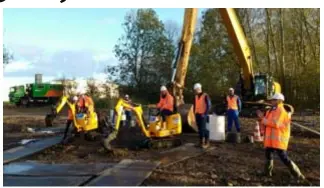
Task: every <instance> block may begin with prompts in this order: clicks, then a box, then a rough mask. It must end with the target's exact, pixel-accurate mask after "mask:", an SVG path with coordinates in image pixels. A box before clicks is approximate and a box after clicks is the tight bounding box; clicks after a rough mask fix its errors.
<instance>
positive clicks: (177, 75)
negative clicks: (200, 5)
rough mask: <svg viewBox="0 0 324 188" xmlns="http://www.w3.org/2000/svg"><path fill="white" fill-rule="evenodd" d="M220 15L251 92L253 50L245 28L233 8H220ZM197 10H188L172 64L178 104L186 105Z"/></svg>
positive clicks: (245, 82)
mask: <svg viewBox="0 0 324 188" xmlns="http://www.w3.org/2000/svg"><path fill="white" fill-rule="evenodd" d="M219 13H220V15H221V17H222V19H223V22H224V25H225V26H226V28H227V32H228V34H229V37H230V38H231V40H232V43H233V46H234V50H235V53H236V55H237V57H238V60H239V65H240V67H241V68H242V69H243V81H244V88H245V89H246V90H250V89H251V88H252V85H253V77H254V74H253V68H252V56H251V50H250V47H249V45H248V41H247V39H246V37H245V34H244V32H243V28H242V26H241V25H240V22H239V20H238V18H237V16H236V13H235V10H234V9H233V8H220V9H219ZM197 15H198V10H197V8H186V9H185V14H184V20H183V27H182V35H181V39H180V42H179V45H178V51H177V54H176V58H175V61H174V62H173V64H172V68H173V72H172V78H171V81H172V83H173V88H172V93H173V95H174V96H176V104H177V105H181V104H184V99H183V89H184V84H185V83H184V82H185V78H186V74H187V69H188V63H189V57H190V52H191V47H192V41H193V38H194V32H195V27H196V22H197Z"/></svg>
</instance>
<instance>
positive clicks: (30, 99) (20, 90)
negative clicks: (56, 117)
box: [9, 74, 64, 106]
mask: <svg viewBox="0 0 324 188" xmlns="http://www.w3.org/2000/svg"><path fill="white" fill-rule="evenodd" d="M63 90H64V87H63V85H62V84H51V83H42V75H41V74H36V75H35V83H32V84H26V86H24V85H19V86H13V87H11V88H10V91H9V101H10V103H13V104H16V105H17V106H29V105H30V104H41V103H42V104H55V103H56V102H57V101H58V100H59V98H60V97H62V95H63Z"/></svg>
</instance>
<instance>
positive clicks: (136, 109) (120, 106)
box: [113, 99, 150, 137]
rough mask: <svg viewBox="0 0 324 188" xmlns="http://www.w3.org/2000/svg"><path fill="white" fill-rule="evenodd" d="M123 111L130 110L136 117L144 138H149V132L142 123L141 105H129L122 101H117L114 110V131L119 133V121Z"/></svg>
mask: <svg viewBox="0 0 324 188" xmlns="http://www.w3.org/2000/svg"><path fill="white" fill-rule="evenodd" d="M124 110H131V111H132V112H133V113H134V114H135V117H136V121H137V123H138V125H139V126H140V128H141V130H142V132H143V133H144V135H145V136H146V137H150V133H149V131H148V130H147V129H146V125H145V123H144V118H143V110H142V106H141V105H136V104H130V103H129V102H126V101H125V100H124V99H119V100H118V102H117V104H116V106H115V109H114V112H115V113H114V120H113V121H114V131H117V132H118V131H119V127H120V121H121V117H122V115H123V111H124Z"/></svg>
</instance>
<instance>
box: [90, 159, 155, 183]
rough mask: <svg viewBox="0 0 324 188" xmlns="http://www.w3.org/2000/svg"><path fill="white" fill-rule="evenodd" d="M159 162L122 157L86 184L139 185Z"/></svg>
mask: <svg viewBox="0 0 324 188" xmlns="http://www.w3.org/2000/svg"><path fill="white" fill-rule="evenodd" d="M159 164H160V163H159V162H148V161H140V160H131V159H124V160H122V161H121V162H120V163H118V164H117V165H115V166H114V167H113V168H110V169H107V170H105V171H104V172H102V174H101V176H99V177H97V178H95V179H93V180H92V181H90V182H89V183H88V184H87V185H86V186H139V185H140V184H141V183H142V182H143V181H144V180H145V179H146V178H147V177H149V176H150V175H151V173H152V171H153V170H154V169H155V168H156V167H157V166H158V165H159Z"/></svg>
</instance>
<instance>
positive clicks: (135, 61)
mask: <svg viewBox="0 0 324 188" xmlns="http://www.w3.org/2000/svg"><path fill="white" fill-rule="evenodd" d="M236 12H237V15H238V17H239V19H240V22H241V24H242V26H243V29H244V32H245V35H246V37H247V39H248V42H249V45H250V48H251V51H252V56H253V58H252V59H253V68H254V72H263V73H269V74H270V75H272V76H273V77H274V78H276V81H278V82H279V83H280V84H281V86H282V91H283V93H284V94H285V96H286V98H287V102H288V103H290V104H292V105H294V106H295V107H296V108H317V107H319V101H320V92H319V86H320V38H319V35H320V10H319V9H236ZM122 26H123V29H124V33H123V34H122V36H121V37H120V38H119V40H118V42H117V44H116V45H115V48H114V54H115V56H116V58H117V59H118V61H119V64H118V65H117V66H108V67H107V70H106V71H107V74H108V75H109V76H110V79H111V80H114V81H115V82H117V83H118V84H120V85H121V88H122V91H121V92H124V93H130V94H132V96H133V97H135V98H136V99H138V100H141V101H148V102H156V101H157V100H158V95H159V87H160V85H162V84H167V83H168V82H170V80H171V62H172V60H173V58H174V57H175V53H176V49H177V43H178V39H179V38H180V34H181V26H179V25H178V24H176V23H175V22H173V21H170V20H168V21H166V22H163V21H161V20H160V19H159V17H158V15H157V14H156V12H155V11H154V10H153V9H138V10H136V11H135V10H131V11H130V12H128V13H127V14H126V15H125V20H124V23H123V25H122ZM237 62H238V60H237V57H236V55H235V53H234V51H233V46H232V43H231V41H230V39H229V37H228V34H227V31H226V28H225V26H224V24H223V22H222V18H221V16H220V14H219V11H218V9H207V10H205V11H204V12H203V13H202V17H201V18H199V21H198V24H197V29H196V32H195V38H194V42H193V46H192V50H191V55H190V60H189V67H188V73H187V77H186V83H185V85H186V88H188V89H186V90H185V93H184V94H185V100H186V101H191V100H192V96H193V94H192V89H191V88H192V86H193V84H194V83H196V82H200V83H201V84H202V85H203V89H204V90H205V91H206V92H208V93H209V95H210V96H211V98H212V99H213V100H214V101H218V100H221V99H222V98H223V96H224V94H226V92H227V90H228V88H229V87H234V86H235V85H236V83H237V81H238V79H239V73H240V66H239V64H238V63H237Z"/></svg>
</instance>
